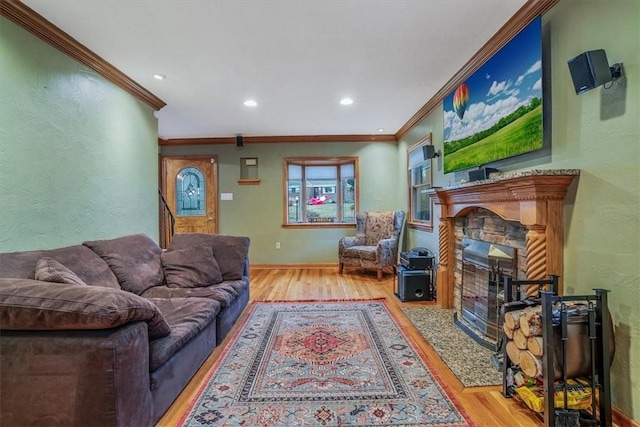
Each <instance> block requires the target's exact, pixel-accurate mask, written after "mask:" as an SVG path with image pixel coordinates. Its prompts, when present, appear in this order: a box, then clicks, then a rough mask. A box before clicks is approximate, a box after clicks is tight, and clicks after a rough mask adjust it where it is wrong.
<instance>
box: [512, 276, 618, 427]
mask: <svg viewBox="0 0 640 427" xmlns="http://www.w3.org/2000/svg"><path fill="white" fill-rule="evenodd" d="M530 286H537V287H538V289H537V295H534V296H533V297H529V298H525V299H522V295H523V292H522V288H526V289H528V288H529V287H530ZM594 291H595V294H594V295H570V296H558V295H557V293H558V276H549V278H548V279H546V280H517V281H516V280H513V279H512V278H511V277H505V279H504V293H505V299H504V301H505V303H504V305H503V311H504V312H509V311H513V310H518V309H521V308H525V307H527V306H533V305H538V304H541V305H542V311H541V313H540V317H541V320H542V341H543V356H542V371H543V378H542V382H543V391H544V413H543V414H542V415H541V416H542V419H543V421H544V425H545V427H561V426H563V425H564V424H563V423H562V409H559V408H555V404H554V386H557V385H560V387H562V386H563V385H564V384H558V383H557V382H556V383H554V354H555V353H556V352H555V351H554V339H553V333H554V331H553V328H554V319H553V309H554V306H556V307H557V305H558V304H566V303H574V302H579V301H580V302H583V303H586V304H587V305H588V306H589V307H590V308H591V307H592V308H593V311H594V313H592V314H590V315H589V316H593V318H594V320H591V321H590V324H589V326H588V330H589V338H590V340H593V343H594V344H595V349H594V352H595V357H592V358H591V375H590V378H589V381H590V384H591V402H592V403H591V408H590V411H585V410H581V411H579V422H580V425H581V426H583V425H585V426H599V427H611V426H612V413H611V378H610V370H609V367H610V366H611V358H612V352H611V351H610V350H611V349H610V348H609V347H610V342H611V341H610V339H612V338H613V337H611V334H612V331H613V327H612V324H611V317H610V315H609V311H608V305H607V294H608V292H609V291H608V290H605V289H594ZM566 320H567V319H566V316H561V317H560V325H558V324H557V319H556V325H555V326H556V327H560V329H562V328H566ZM562 322H565V325H563V324H562ZM505 346H506V338H505V339H503V342H502V346H501V349H502V357H503V363H502V369H503V381H502V385H503V395H504V396H505V397H514V395H515V388H514V387H513V386H511V385H509V383H508V371H509V369H510V368H512V367H513V365H514V364H513V362H512V361H511V360H510V359H509V356H508V355H507V353H506V351H505ZM592 353H593V352H592ZM564 356H567V357H569V358H570V357H571V355H570V354H568V355H564ZM564 356H563V357H564ZM594 359H595V360H594ZM566 368H567V367H566V366H564V365H563V369H566ZM564 377H566V375H564ZM567 425H569V424H567Z"/></svg>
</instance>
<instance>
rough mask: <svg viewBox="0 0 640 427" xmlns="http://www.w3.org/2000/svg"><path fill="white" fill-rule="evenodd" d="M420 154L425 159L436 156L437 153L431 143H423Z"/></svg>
mask: <svg viewBox="0 0 640 427" xmlns="http://www.w3.org/2000/svg"><path fill="white" fill-rule="evenodd" d="M422 155H423V156H424V159H425V160H431V159H433V158H435V157H438V153H436V147H434V146H433V145H423V146H422Z"/></svg>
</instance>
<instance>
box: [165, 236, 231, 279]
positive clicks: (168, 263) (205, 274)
mask: <svg viewBox="0 0 640 427" xmlns="http://www.w3.org/2000/svg"><path fill="white" fill-rule="evenodd" d="M160 259H161V261H162V269H163V271H164V280H165V283H166V284H167V286H168V287H170V288H198V287H206V286H211V285H215V284H218V283H220V282H222V273H221V272H220V267H219V266H218V262H217V261H216V259H215V257H214V256H213V250H212V249H211V246H209V245H198V246H194V247H191V248H186V249H180V250H177V251H170V252H165V253H163V254H162V255H160Z"/></svg>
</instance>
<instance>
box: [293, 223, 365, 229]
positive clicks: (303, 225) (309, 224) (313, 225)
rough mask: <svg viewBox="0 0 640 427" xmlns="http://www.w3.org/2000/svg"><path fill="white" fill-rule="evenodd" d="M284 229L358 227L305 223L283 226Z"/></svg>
mask: <svg viewBox="0 0 640 427" xmlns="http://www.w3.org/2000/svg"><path fill="white" fill-rule="evenodd" d="M282 228H356V225H355V224H346V223H340V222H326V223H323V222H316V223H309V222H305V223H300V224H282Z"/></svg>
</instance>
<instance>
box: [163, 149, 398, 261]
mask: <svg viewBox="0 0 640 427" xmlns="http://www.w3.org/2000/svg"><path fill="white" fill-rule="evenodd" d="M162 154H163V155H168V156H177V155H217V156H218V175H219V187H218V191H219V192H220V193H233V200H232V201H225V200H222V201H218V209H219V210H218V212H219V230H218V231H219V232H220V233H221V234H238V235H245V236H249V237H250V238H251V249H250V253H249V255H250V257H251V263H252V264H320V263H336V264H337V262H338V240H339V239H340V237H342V236H345V235H353V234H355V229H352V228H346V229H345V228H334V229H300V228H296V229H293V228H283V227H282V206H283V194H282V193H283V182H282V179H283V159H284V158H285V157H326V156H331V157H339V156H357V157H359V162H360V209H362V210H396V209H403V206H404V204H402V202H401V199H400V195H399V192H398V181H397V177H398V174H399V172H398V165H399V160H398V157H399V153H398V149H397V145H396V144H395V143H394V144H389V143H367V144H365V143H362V144H360V143H335V142H332V143H299V144H295V143H293V144H245V145H244V147H242V148H238V147H236V146H234V145H213V146H186V147H172V146H164V147H162ZM241 157H257V158H258V177H259V178H260V180H261V181H260V185H239V184H238V179H239V178H240V158H241ZM403 161H404V159H403ZM403 191H406V189H404V190H403ZM275 242H280V245H281V246H280V249H275Z"/></svg>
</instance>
